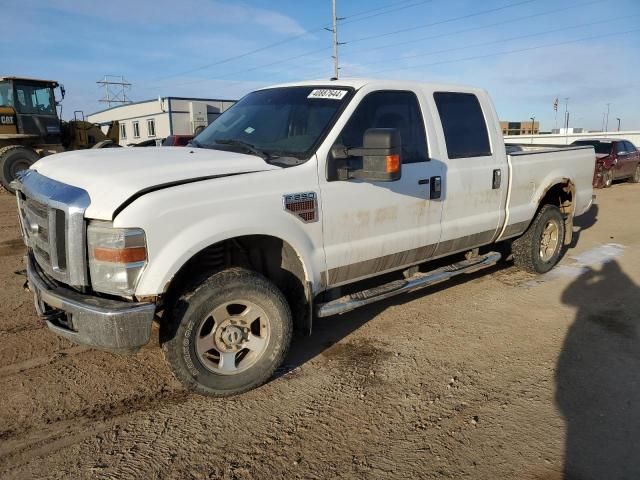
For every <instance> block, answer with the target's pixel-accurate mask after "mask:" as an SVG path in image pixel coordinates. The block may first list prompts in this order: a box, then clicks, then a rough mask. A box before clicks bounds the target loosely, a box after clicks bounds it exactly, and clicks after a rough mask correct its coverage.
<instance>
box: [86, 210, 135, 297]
mask: <svg viewBox="0 0 640 480" xmlns="http://www.w3.org/2000/svg"><path fill="white" fill-rule="evenodd" d="M87 245H88V248H89V273H90V274H91V286H92V287H93V289H94V290H96V291H98V292H102V293H111V294H114V295H122V296H131V295H133V294H134V292H135V289H136V284H137V283H138V279H139V278H140V274H141V273H142V270H144V267H145V266H146V265H147V246H146V241H145V235H144V231H143V230H141V229H140V228H114V227H113V226H112V225H111V223H109V222H97V221H94V222H91V223H89V226H88V227H87Z"/></svg>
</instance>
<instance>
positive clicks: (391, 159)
mask: <svg viewBox="0 0 640 480" xmlns="http://www.w3.org/2000/svg"><path fill="white" fill-rule="evenodd" d="M399 171H400V155H398V154H397V153H396V154H393V155H387V173H398V172H399Z"/></svg>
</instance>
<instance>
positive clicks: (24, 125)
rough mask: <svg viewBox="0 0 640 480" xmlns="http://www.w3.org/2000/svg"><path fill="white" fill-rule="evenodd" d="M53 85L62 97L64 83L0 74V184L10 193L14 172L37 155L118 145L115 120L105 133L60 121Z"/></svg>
mask: <svg viewBox="0 0 640 480" xmlns="http://www.w3.org/2000/svg"><path fill="white" fill-rule="evenodd" d="M56 88H59V89H60V95H61V99H62V98H64V95H65V89H64V86H62V85H60V84H59V83H58V82H56V81H55V80H39V79H35V78H21V77H2V76H0V184H1V185H2V187H4V188H5V189H6V190H8V191H10V192H13V188H12V187H11V182H12V181H13V180H14V179H15V178H16V175H17V173H18V172H19V171H21V170H25V169H27V168H29V167H30V166H31V165H32V164H33V163H35V162H36V161H38V159H40V158H41V157H44V156H46V155H51V154H54V153H60V152H64V151H65V150H78V149H84V148H103V147H108V146H117V145H118V140H119V138H118V129H117V123H116V128H112V129H110V130H109V132H108V134H107V135H105V134H104V133H103V132H102V130H101V129H100V127H98V126H97V125H93V124H92V123H89V122H86V121H84V119H82V120H79V119H77V118H76V119H74V120H71V121H69V122H65V121H62V120H61V119H60V117H59V116H58V111H57V106H58V104H59V101H58V100H56V96H55V90H56Z"/></svg>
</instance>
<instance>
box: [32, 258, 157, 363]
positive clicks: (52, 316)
mask: <svg viewBox="0 0 640 480" xmlns="http://www.w3.org/2000/svg"><path fill="white" fill-rule="evenodd" d="M25 260H26V264H27V283H28V286H29V290H31V292H32V293H33V294H34V297H35V305H36V310H37V312H38V315H39V316H40V317H41V318H42V319H43V320H45V321H46V323H47V327H49V329H50V330H52V331H53V332H55V333H56V334H58V335H60V336H62V337H65V338H67V339H69V340H71V341H72V342H75V343H79V344H82V345H88V346H91V347H94V348H98V349H101V350H108V351H111V352H114V353H135V352H136V351H138V350H139V349H140V347H142V346H143V345H146V344H147V343H148V342H149V338H150V337H151V326H152V323H153V318H154V316H155V310H156V305H155V304H154V303H134V302H125V301H121V300H112V299H109V298H102V297H97V296H94V295H86V294H82V293H79V292H76V291H75V290H71V289H69V288H65V287H63V286H60V285H58V284H56V283H54V282H52V281H51V280H49V279H48V278H47V277H46V276H44V275H43V273H42V272H41V270H40V268H39V267H38V265H37V263H36V262H35V260H34V258H33V256H32V254H31V253H29V254H28V255H27V256H26V257H25Z"/></svg>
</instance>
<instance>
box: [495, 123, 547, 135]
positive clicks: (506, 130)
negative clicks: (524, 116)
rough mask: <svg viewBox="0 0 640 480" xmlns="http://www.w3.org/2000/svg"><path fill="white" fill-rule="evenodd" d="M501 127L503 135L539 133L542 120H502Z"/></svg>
mask: <svg viewBox="0 0 640 480" xmlns="http://www.w3.org/2000/svg"><path fill="white" fill-rule="evenodd" d="M500 128H501V129H502V134H503V135H537V134H538V133H539V132H540V122H535V121H531V120H524V121H522V122H509V121H501V122H500Z"/></svg>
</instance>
